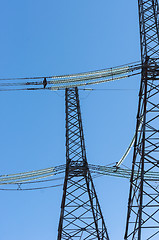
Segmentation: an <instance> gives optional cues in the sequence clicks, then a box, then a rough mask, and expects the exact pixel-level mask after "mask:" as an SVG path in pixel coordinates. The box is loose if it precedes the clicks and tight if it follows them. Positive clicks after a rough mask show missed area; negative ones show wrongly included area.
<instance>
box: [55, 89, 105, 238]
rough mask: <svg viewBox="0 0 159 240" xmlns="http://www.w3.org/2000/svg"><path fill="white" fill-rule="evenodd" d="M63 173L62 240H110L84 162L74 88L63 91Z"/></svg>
mask: <svg viewBox="0 0 159 240" xmlns="http://www.w3.org/2000/svg"><path fill="white" fill-rule="evenodd" d="M65 103H66V172H65V180H64V187H63V197H62V203H61V214H60V221H59V228H58V238H57V239H58V240H61V239H69V240H71V239H78V240H82V239H88V240H93V239H98V240H104V239H107V240H108V239H109V237H108V233H107V229H106V226H105V223H104V218H103V215H102V212H101V208H100V205H99V201H98V198H97V194H96V191H95V188H94V184H93V181H92V177H91V174H90V171H89V168H88V163H87V159H86V149H85V142H84V134H83V127H82V119H81V112H80V104H79V95H78V89H77V88H69V89H66V91H65Z"/></svg>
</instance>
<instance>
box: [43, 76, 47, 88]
mask: <svg viewBox="0 0 159 240" xmlns="http://www.w3.org/2000/svg"><path fill="white" fill-rule="evenodd" d="M43 85H44V88H46V85H47V80H46V78H44V80H43Z"/></svg>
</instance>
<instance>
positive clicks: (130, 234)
mask: <svg viewBox="0 0 159 240" xmlns="http://www.w3.org/2000/svg"><path fill="white" fill-rule="evenodd" d="M138 7H139V24H140V44H141V60H142V76H141V86H140V92H139V105H138V114H137V124H136V139H135V144H134V154H133V163H132V175H131V180H130V192H129V200H128V213H127V222H126V232H125V239H133V240H141V239H142V240H149V239H151V240H152V239H153V240H158V239H159V187H158V185H156V184H155V182H154V180H153V181H152V180H151V179H149V178H148V177H146V176H145V173H149V172H150V171H151V172H152V171H153V172H156V171H159V62H158V58H159V19H158V14H159V7H158V1H157V0H138ZM140 126H141V127H140Z"/></svg>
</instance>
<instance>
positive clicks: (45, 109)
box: [0, 0, 140, 240]
mask: <svg viewBox="0 0 159 240" xmlns="http://www.w3.org/2000/svg"><path fill="white" fill-rule="evenodd" d="M0 29H1V37H0V77H1V78H2V77H25V76H27V77H30V76H40V75H54V74H58V75H59V74H65V73H77V72H84V71H89V70H96V69H101V68H107V67H113V66H118V65H122V64H126V63H129V62H133V61H136V60H139V59H140V46H139V28H138V9H137V0H136V1H127V0H120V1H119V0H113V1H106V0H100V1H95V0H80V1H77V0H76V1H75V0H58V1H55V0H23V1H21V0H14V1H13V0H5V1H1V2H0ZM139 83H140V77H133V78H129V79H125V80H120V81H118V82H112V83H109V84H104V85H101V86H98V88H100V89H101V88H104V89H119V88H120V89H131V90H127V91H118V90H108V91H98V92H92V93H91V94H89V95H88V93H85V92H84V93H83V92H80V99H81V110H82V119H83V126H84V132H85V141H86V147H87V157H88V162H89V163H92V164H99V165H106V164H109V163H112V162H116V161H118V160H119V159H120V157H121V156H122V154H123V153H124V151H125V149H126V148H127V146H128V144H129V143H130V141H131V139H132V136H133V134H134V131H135V124H136V112H137V104H138V89H139ZM0 103H1V104H0V106H1V107H0V109H1V111H0V116H1V117H0V126H1V131H0V146H1V151H0V159H1V164H0V166H1V167H0V174H6V173H15V172H21V171H29V170H33V169H40V168H45V167H51V166H58V165H60V164H64V163H65V109H64V92H63V91H60V92H59V93H58V92H49V91H40V92H12V93H11V92H6V93H0ZM131 161H132V153H131V154H130V155H129V157H128V158H127V160H126V162H127V165H128V166H130V165H131ZM94 182H95V186H96V190H97V194H98V197H99V201H100V204H101V208H102V211H103V215H104V218H105V222H106V225H107V227H108V232H109V235H110V238H111V240H116V239H118V240H121V239H123V235H124V229H125V218H126V212H127V201H128V190H129V182H128V180H125V179H117V178H113V177H109V176H108V177H107V176H104V177H101V178H98V179H95V180H94ZM61 198H62V187H59V188H55V189H49V190H40V191H34V192H20V191H17V192H3V191H1V192H0V203H1V204H0V213H1V214H0V239H2V240H22V239H23V240H28V239H29V240H44V239H45V240H50V239H53V240H54V239H56V237H57V228H58V221H59V215H60V205H61Z"/></svg>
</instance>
